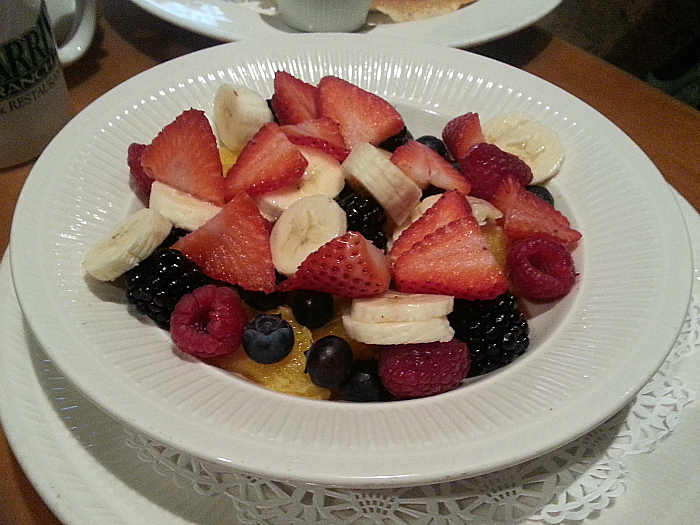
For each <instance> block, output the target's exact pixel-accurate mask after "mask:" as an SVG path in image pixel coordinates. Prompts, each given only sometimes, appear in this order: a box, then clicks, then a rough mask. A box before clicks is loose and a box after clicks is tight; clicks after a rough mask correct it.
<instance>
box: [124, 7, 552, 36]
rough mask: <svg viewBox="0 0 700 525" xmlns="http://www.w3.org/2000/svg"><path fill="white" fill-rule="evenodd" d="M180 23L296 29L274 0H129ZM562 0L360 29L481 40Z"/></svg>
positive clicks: (209, 29) (204, 28)
mask: <svg viewBox="0 0 700 525" xmlns="http://www.w3.org/2000/svg"><path fill="white" fill-rule="evenodd" d="M132 1H133V2H134V3H135V4H136V5H138V6H140V7H141V8H143V9H145V10H146V11H149V12H150V13H152V14H154V15H156V16H158V17H160V18H163V19H164V20H167V21H169V22H171V23H173V24H176V25H178V26H180V27H184V28H186V29H189V30H191V31H195V32H197V33H200V34H203V35H207V36H210V37H213V38H218V39H220V40H225V41H232V40H243V39H246V38H257V39H261V41H262V42H265V41H266V40H267V39H268V38H270V37H274V36H278V35H279V34H281V33H296V32H297V31H296V30H294V29H291V28H289V27H288V26H286V25H285V24H284V22H282V20H281V19H280V17H279V16H278V15H277V12H276V2H275V1H274V0H132ZM560 2H561V0H518V1H517V2H513V1H512V0H478V1H477V2H475V3H473V4H471V5H468V6H465V7H464V8H462V9H460V10H458V11H456V12H454V13H450V14H447V15H442V16H437V17H434V18H429V19H427V20H418V21H415V22H403V23H398V24H397V23H392V22H388V23H386V22H382V21H381V16H379V14H377V13H370V16H369V17H368V25H367V26H365V27H364V28H362V29H360V32H362V33H368V34H372V35H376V36H389V37H396V38H407V39H409V40H416V41H421V42H429V43H431V44H439V45H445V46H452V47H466V46H471V45H475V44H481V43H484V42H487V41H489V40H493V39H496V38H499V37H502V36H505V35H507V34H510V33H514V32H515V31H518V30H519V29H522V28H524V27H527V26H529V25H530V24H533V23H534V22H536V21H537V20H539V19H540V18H542V17H543V16H545V15H546V14H547V13H549V12H550V11H552V10H553V9H554V8H555V7H556V6H557V5H559V3H560Z"/></svg>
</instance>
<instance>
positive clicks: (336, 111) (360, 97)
mask: <svg viewBox="0 0 700 525" xmlns="http://www.w3.org/2000/svg"><path fill="white" fill-rule="evenodd" d="M316 105H317V108H318V112H319V115H320V116H322V117H330V118H331V119H333V120H335V121H336V122H337V123H338V124H339V125H340V131H341V133H342V134H343V139H344V140H345V144H346V145H347V146H348V147H349V148H350V149H352V148H354V147H355V146H357V145H358V144H362V143H363V142H369V143H370V144H372V145H374V146H378V145H379V144H381V143H382V142H384V141H385V140H386V139H388V138H389V137H393V136H394V135H396V134H397V133H399V132H400V131H401V130H402V129H403V128H404V121H403V118H402V117H401V115H400V114H399V112H398V111H396V109H395V108H394V107H393V106H392V105H391V104H389V102H387V101H386V100H384V99H383V98H382V97H380V96H379V95H375V94H374V93H370V92H369V91H366V90H364V89H362V88H361V87H359V86H356V85H354V84H351V83H350V82H347V81H345V80H343V79H341V78H338V77H334V76H326V77H323V78H322V79H321V81H320V82H319V83H318V91H317V92H316Z"/></svg>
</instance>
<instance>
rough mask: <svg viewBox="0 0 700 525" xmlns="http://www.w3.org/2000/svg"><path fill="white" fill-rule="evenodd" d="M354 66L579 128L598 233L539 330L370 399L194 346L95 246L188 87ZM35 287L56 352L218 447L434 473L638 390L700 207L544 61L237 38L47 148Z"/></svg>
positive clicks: (126, 93)
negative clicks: (472, 362) (691, 206)
mask: <svg viewBox="0 0 700 525" xmlns="http://www.w3.org/2000/svg"><path fill="white" fill-rule="evenodd" d="M278 69H285V70H287V71H289V72H291V73H292V74H295V75H297V76H300V77H302V78H304V79H305V80H307V81H309V82H316V81H318V79H319V78H320V77H321V76H323V75H325V74H336V75H339V76H342V77H345V78H347V79H348V80H350V81H352V82H354V83H356V84H358V85H361V86H362V87H364V88H366V89H369V90H371V91H374V92H377V93H379V94H380V95H382V96H384V97H385V98H387V99H388V100H390V101H391V102H392V103H394V104H395V105H396V106H397V108H398V109H399V111H400V112H401V113H402V114H403V115H404V117H405V120H406V122H407V125H408V127H409V129H411V131H412V132H413V133H414V134H415V135H416V136H418V135H420V134H423V133H427V132H432V133H437V132H439V130H440V129H441V128H442V126H443V125H444V123H445V122H447V120H449V118H451V117H453V116H455V115H457V114H460V113H463V112H465V111H478V112H479V113H480V114H481V115H482V118H485V119H488V118H490V117H491V116H493V115H495V114H497V113H502V112H507V111H515V110H519V111H526V112H528V113H530V114H532V115H533V116H535V117H536V118H538V119H539V120H541V121H542V122H544V123H545V124H547V125H549V126H551V127H552V128H553V129H554V130H555V131H556V132H557V133H558V134H559V135H560V136H561V138H562V140H563V143H564V146H565V149H566V152H567V159H566V161H565V165H564V167H563V170H562V172H561V173H560V174H559V175H558V176H557V177H556V178H555V179H554V180H553V181H552V184H551V190H552V191H553V193H554V195H555V198H557V202H558V206H559V207H560V208H561V209H562V210H563V211H564V212H565V213H566V214H567V215H568V216H569V217H570V218H571V220H572V222H573V224H574V226H575V227H577V228H579V229H580V230H581V231H582V233H583V236H584V237H583V241H582V242H581V245H580V246H579V247H578V249H577V251H576V254H575V256H576V259H577V264H578V270H579V271H580V272H581V279H580V283H579V286H578V287H577V288H576V289H575V290H574V291H573V292H572V293H571V294H570V295H569V296H568V297H567V298H565V299H564V300H563V301H561V302H559V303H558V304H557V305H555V306H553V307H551V308H549V309H542V311H538V312H533V315H534V316H535V317H534V318H533V319H531V328H532V346H531V350H530V351H529V352H528V354H527V355H526V356H524V357H523V358H522V359H519V360H518V361H517V362H516V363H514V364H513V365H512V366H510V367H508V368H506V369H504V370H502V371H500V372H498V373H497V374H494V375H493V376H491V377H488V378H486V379H484V380H481V381H478V382H475V383H473V384H470V385H468V386H466V387H463V388H460V389H458V390H456V391H453V392H450V393H447V394H443V395H441V396H436V397H433V398H426V399H422V400H415V401H402V402H393V403H383V404H373V405H362V404H359V405H356V404H345V403H330V402H318V401H311V400H305V399H299V398H294V397H291V396H285V395H282V394H278V393H275V392H270V391H266V390H264V389H262V388H260V387H257V386H255V385H253V384H249V383H247V382H245V381H242V380H238V379H236V378H234V377H232V376H230V375H229V374H226V373H224V372H222V371H220V370H218V369H215V368H212V367H209V366H206V365H203V364H201V363H198V362H196V361H186V360H183V359H180V358H179V357H177V356H176V355H175V354H174V353H173V352H172V348H171V344H170V341H169V338H168V334H167V333H165V332H163V331H161V330H159V329H157V328H155V327H153V326H151V325H149V324H147V323H143V322H140V321H139V320H138V319H136V318H135V317H133V316H131V315H130V313H129V310H128V308H127V305H126V304H125V299H124V293H123V291H122V290H121V289H119V288H117V287H115V286H112V285H106V284H98V283H94V282H92V281H89V280H86V278H85V275H84V273H83V271H82V268H81V260H82V258H83V255H84V253H85V251H86V249H87V247H89V246H91V245H92V244H93V243H95V242H96V241H97V240H98V239H101V238H102V237H103V236H104V235H105V234H106V232H107V231H108V229H109V228H110V227H111V226H112V225H114V224H115V223H117V222H118V221H120V220H121V219H122V218H123V217H125V216H126V215H127V214H128V213H129V212H130V211H132V210H133V209H135V208H136V207H137V206H138V204H137V199H136V197H135V196H134V195H133V193H132V192H131V190H130V188H129V184H128V175H127V172H128V171H127V167H126V163H125V157H126V149H127V146H128V144H129V143H130V142H133V141H138V142H147V141H150V140H151V139H152V137H154V136H155V134H156V133H157V132H158V131H159V130H160V129H161V128H162V126H163V125H165V124H166V123H168V122H170V121H171V120H172V119H173V118H174V117H175V116H176V115H178V114H179V113H180V112H181V111H182V110H184V109H186V108H188V107H191V106H192V107H200V108H202V109H204V110H205V111H207V112H208V113H209V114H211V109H212V101H213V98H214V92H215V90H216V88H217V86H218V85H220V84H221V83H222V82H230V81H235V82H241V83H244V84H246V85H247V86H248V87H250V88H252V89H255V90H257V91H259V92H260V93H262V94H263V96H269V95H270V94H271V89H272V78H273V75H274V71H276V70H278ZM10 253H11V262H12V268H13V275H14V280H15V285H16V288H17V293H18V297H19V301H20V304H21V305H22V308H23V310H24V312H25V315H26V316H27V319H28V321H29V323H30V325H31V326H32V328H33V329H34V331H35V332H36V334H37V337H38V339H39V340H40V341H41V343H42V345H43V347H44V349H45V351H46V353H47V354H48V355H49V356H50V357H51V358H52V359H53V360H54V362H55V363H56V364H57V365H58V366H59V367H60V368H61V369H62V370H63V372H64V373H65V374H66V376H67V377H68V378H69V379H70V380H71V381H72V382H73V383H75V384H76V385H77V386H78V387H79V388H80V389H81V390H82V391H83V392H85V393H86V395H87V396H88V397H89V398H90V399H92V400H93V401H94V402H96V403H97V404H98V405H99V406H101V407H103V408H104V409H105V410H107V411H108V412H109V413H110V414H111V415H113V416H114V417H115V418H117V419H120V420H122V421H123V422H125V423H126V424H127V425H129V426H131V427H133V428H135V429H137V430H138V431H139V432H141V433H143V434H146V435H148V436H151V437H152V438H154V439H156V440H157V441H159V442H161V443H165V444H167V445H170V446H172V447H174V448H176V449H179V450H181V451H183V452H185V453H188V454H190V455H193V456H195V457H198V458H200V459H203V460H206V461H211V462H214V463H219V464H221V465H228V466H230V467H231V468H234V469H238V470H242V471H247V472H252V473H256V474H259V475H262V476H265V477H268V478H272V479H279V480H284V479H289V480H295V481H311V482H318V483H321V484H325V485H328V486H334V485H336V486H363V487H367V486H374V485H376V486H381V485H395V486H396V485H402V486H407V485H413V484H419V483H433V482H437V481H442V480H448V479H457V478H463V477H467V476H470V475H475V474H479V473H483V472H487V471H490V470H495V469H498V468H501V467H504V466H507V465H511V464H514V463H516V462H519V461H523V460H525V459H528V458H531V457H533V456H535V455H537V454H541V453H543V452H546V451H548V450H551V449H553V448H555V447H557V446H559V445H561V444H563V443H565V442H567V441H569V440H571V439H574V438H575V437H577V436H579V435H581V434H583V433H584V432H585V431H586V430H588V429H590V428H592V427H593V426H595V425H596V424H597V423H599V422H601V421H602V420H604V419H605V418H607V417H608V416H610V415H611V414H613V413H614V412H616V411H617V410H618V409H620V408H621V407H622V406H623V405H624V404H625V403H626V402H627V401H628V400H629V399H630V398H631V397H632V396H633V395H634V394H635V393H636V391H637V390H638V389H639V388H641V386H642V385H643V384H644V383H645V382H646V381H647V380H648V379H649V377H650V376H651V375H652V374H653V372H654V371H655V370H656V368H657V367H658V366H659V364H660V363H661V362H662V361H663V359H664V357H665V356H666V354H667V353H668V351H669V349H670V347H671V344H672V343H673V341H674V340H675V338H676V335H677V333H678V331H679V329H680V327H681V324H682V321H683V318H684V314H685V311H686V307H687V304H688V298H689V294H690V284H691V256H690V246H689V242H688V237H687V233H686V230H685V226H684V222H683V219H682V216H681V212H680V210H679V208H678V206H677V204H676V202H675V199H674V198H673V196H672V194H671V192H670V190H669V188H668V186H667V185H666V183H665V182H664V181H663V179H662V177H661V175H660V174H659V172H658V171H657V170H656V169H655V167H654V166H653V164H652V163H651V162H650V161H649V160H648V158H647V157H646V156H645V155H644V154H643V153H642V152H641V150H639V148H638V147H637V146H636V145H635V144H634V143H633V142H632V141H631V140H630V139H629V138H628V137H627V136H626V135H624V134H623V133H622V132H621V131H620V130H619V129H618V128H616V127H615V126H614V125H613V124H611V123H610V122H609V121H608V120H606V119H605V118H603V117H602V116H601V115H599V114H598V113H596V112H595V111H593V110H592V109H591V108H590V107H588V106H586V105H585V104H583V103H582V102H580V101H579V100H577V99H576V98H574V97H572V96H571V95H569V94H567V93H565V92H563V91H562V90H560V89H558V88H556V87H554V86H552V85H550V84H548V83H546V82H544V81H542V80H540V79H537V78H535V77H533V76H531V75H529V74H527V73H525V72H522V71H520V70H516V69H514V68H511V67H509V66H506V65H504V64H500V63H498V62H495V61H492V60H489V59H485V58H483V57H479V56H475V55H472V54H469V53H467V52H464V51H459V50H454V49H449V48H442V47H437V46H430V45H426V44H420V43H411V42H407V41H398V40H395V41H394V40H391V39H377V38H372V37H367V36H358V35H320V34H318V35H297V36H295V37H288V38H282V39H278V40H274V41H269V42H267V45H266V46H265V49H263V50H261V49H260V46H259V45H257V44H256V43H252V42H240V43H235V44H226V45H222V46H218V47H215V48H210V49H207V50H204V51H201V52H198V53H194V54H191V55H188V56H185V57H182V58H179V59H176V60H174V61H171V62H169V63H166V64H163V65H161V66H158V67H156V68H153V69H152V70H150V71H147V72H145V73H143V74H141V75H139V76H137V77H135V78H133V79H131V80H129V81H127V82H125V83H124V84H123V85H121V86H119V87H117V88H115V89H114V90H112V91H111V92H109V93H108V94H106V95H105V96H103V97H101V98H100V99H99V100H97V101H96V102H95V103H93V104H92V105H90V106H89V107H88V108H86V109H85V110H84V111H83V112H82V113H81V114H80V115H78V116H77V117H76V118H74V119H73V120H72V121H71V122H70V123H69V124H68V126H67V127H66V128H64V130H63V131H62V132H61V133H60V134H59V135H58V137H57V138H56V139H55V140H54V141H53V142H52V143H51V145H50V146H49V147H48V148H47V150H46V151H45V153H44V154H43V155H42V156H41V158H40V159H39V160H38V162H37V163H36V165H35V167H34V169H33V171H32V173H31V175H30V177H29V179H28V181H27V183H26V185H25V188H24V190H23V191H22V194H21V196H20V199H19V202H18V205H17V210H16V213H15V219H14V222H13V231H12V237H11V252H10Z"/></svg>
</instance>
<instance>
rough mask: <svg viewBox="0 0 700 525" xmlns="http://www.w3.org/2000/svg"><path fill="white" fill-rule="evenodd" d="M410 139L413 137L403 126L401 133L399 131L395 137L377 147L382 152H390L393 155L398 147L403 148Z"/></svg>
mask: <svg viewBox="0 0 700 525" xmlns="http://www.w3.org/2000/svg"><path fill="white" fill-rule="evenodd" d="M412 138H413V135H412V134H411V132H410V131H408V129H407V128H406V127H405V126H404V128H403V129H402V130H401V131H399V132H398V133H397V134H396V135H393V136H391V137H389V138H388V139H386V140H385V141H384V142H382V143H381V144H380V145H379V147H380V148H381V149H383V150H386V151H391V152H392V153H393V152H394V150H395V149H396V148H398V147H399V146H403V145H404V144H406V142H408V141H409V140H411V139H412Z"/></svg>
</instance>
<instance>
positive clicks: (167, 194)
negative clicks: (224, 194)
mask: <svg viewBox="0 0 700 525" xmlns="http://www.w3.org/2000/svg"><path fill="white" fill-rule="evenodd" d="M148 207H149V208H151V209H152V210H155V211H157V212H158V213H160V214H161V215H162V216H163V217H165V218H166V219H168V220H169V221H170V222H171V223H172V225H173V226H175V227H176V228H182V229H184V230H187V231H194V230H196V229H197V228H199V227H200V226H201V225H202V224H204V223H205V222H207V221H208V220H209V219H211V218H212V217H213V216H214V215H216V214H217V213H219V212H220V211H221V208H220V207H219V206H216V205H215V204H212V203H211V202H206V201H203V200H201V199H198V198H197V197H194V196H193V195H190V194H189V193H186V192H184V191H180V190H178V189H175V188H173V187H172V186H168V185H167V184H164V183H162V182H159V181H154V182H153V184H152V185H151V196H150V197H149V200H148Z"/></svg>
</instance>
